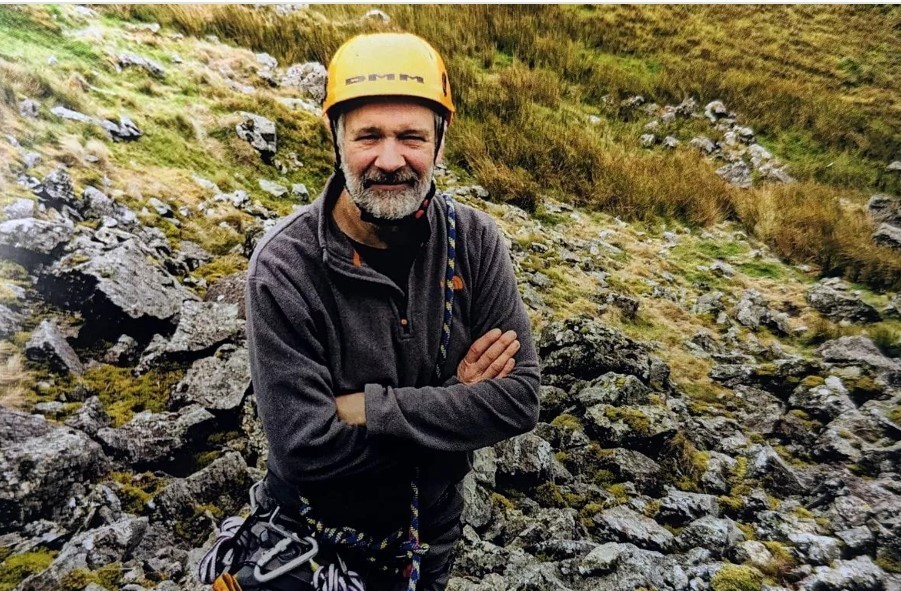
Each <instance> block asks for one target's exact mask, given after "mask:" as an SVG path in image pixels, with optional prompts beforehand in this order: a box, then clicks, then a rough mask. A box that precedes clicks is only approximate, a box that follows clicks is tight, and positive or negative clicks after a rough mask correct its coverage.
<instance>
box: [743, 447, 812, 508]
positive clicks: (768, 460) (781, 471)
mask: <svg viewBox="0 0 901 591" xmlns="http://www.w3.org/2000/svg"><path fill="white" fill-rule="evenodd" d="M747 458H748V476H751V477H753V478H760V479H761V480H762V481H763V482H764V483H765V484H766V486H767V487H768V488H769V489H771V490H773V491H774V492H776V493H778V494H780V495H783V496H788V495H795V494H801V493H803V492H805V491H806V490H808V486H807V484H806V482H805V481H804V480H803V479H802V478H801V476H800V475H799V474H798V473H797V472H796V471H795V470H794V469H793V468H792V467H791V466H789V465H788V463H786V461H785V460H783V459H782V458H781V457H779V454H777V453H776V452H775V450H773V448H771V447H770V446H768V445H753V446H751V448H750V449H748V453H747Z"/></svg>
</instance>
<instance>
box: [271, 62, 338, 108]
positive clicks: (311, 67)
mask: <svg viewBox="0 0 901 591" xmlns="http://www.w3.org/2000/svg"><path fill="white" fill-rule="evenodd" d="M326 77H327V72H326V69H325V67H324V66H323V65H322V64H320V63H319V62H308V63H305V64H294V65H292V66H290V67H289V68H288V69H287V70H286V71H285V75H284V76H282V78H281V84H282V86H288V87H291V88H296V89H298V90H299V91H300V92H301V95H302V96H304V97H306V98H311V99H313V100H314V101H316V102H317V103H319V102H322V99H323V98H325V80H326Z"/></svg>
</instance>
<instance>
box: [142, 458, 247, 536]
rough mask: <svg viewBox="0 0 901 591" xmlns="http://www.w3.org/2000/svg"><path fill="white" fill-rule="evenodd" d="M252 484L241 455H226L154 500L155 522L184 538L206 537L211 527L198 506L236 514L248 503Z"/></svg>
mask: <svg viewBox="0 0 901 591" xmlns="http://www.w3.org/2000/svg"><path fill="white" fill-rule="evenodd" d="M249 485H250V475H249V473H248V471H247V464H246V463H245V462H244V458H242V457H241V454H239V453H237V452H229V453H226V454H225V455H223V456H222V457H220V458H218V459H216V460H214V461H213V462H212V463H211V464H210V465H209V466H207V467H206V468H203V469H202V470H200V471H199V472H195V473H194V474H192V475H190V476H188V477H187V478H181V479H178V480H175V481H174V482H172V483H171V484H169V485H168V486H166V488H164V489H163V490H162V491H160V493H159V494H158V495H157V496H156V497H155V499H154V503H155V505H156V512H155V513H154V515H153V519H154V521H162V523H163V524H164V525H166V526H167V527H169V528H172V529H177V530H178V531H179V533H181V534H182V535H184V534H189V533H190V534H194V535H196V536H198V537H200V536H203V535H205V534H208V533H209V532H210V531H211V528H210V526H211V524H210V523H209V522H208V521H207V520H206V519H205V518H203V517H202V516H198V515H197V513H196V511H195V507H198V506H201V505H209V504H215V505H216V506H217V507H218V508H219V509H221V510H222V512H223V513H224V514H225V515H231V514H235V513H237V512H238V511H239V510H240V509H241V507H242V506H243V505H244V504H245V503H246V499H247V488H248V486H249ZM177 526H178V527H177Z"/></svg>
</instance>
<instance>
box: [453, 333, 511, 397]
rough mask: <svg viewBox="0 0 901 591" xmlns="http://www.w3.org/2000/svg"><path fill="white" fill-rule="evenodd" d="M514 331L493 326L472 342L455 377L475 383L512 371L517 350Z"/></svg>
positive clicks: (500, 376)
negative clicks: (503, 330) (502, 330)
mask: <svg viewBox="0 0 901 591" xmlns="http://www.w3.org/2000/svg"><path fill="white" fill-rule="evenodd" d="M519 347H520V344H519V340H517V338H516V333H515V332H514V331H512V330H508V331H507V332H505V333H501V329H499V328H494V329H492V330H489V331H488V332H486V333H485V334H484V335H482V336H481V337H479V339H478V340H477V341H476V342H474V343H473V344H472V346H471V347H470V348H469V352H468V353H467V354H466V357H464V358H463V361H461V362H460V365H458V366H457V379H459V380H460V381H461V382H463V383H464V384H475V383H477V382H481V381H482V380H490V379H492V378H502V377H505V376H506V375H507V374H509V373H510V372H511V371H513V366H514V365H516V361H515V360H514V359H513V356H514V355H516V352H517V351H519Z"/></svg>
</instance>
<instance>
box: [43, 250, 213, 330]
mask: <svg viewBox="0 0 901 591" xmlns="http://www.w3.org/2000/svg"><path fill="white" fill-rule="evenodd" d="M105 248H106V247H104V246H102V245H99V244H98V243H93V242H92V243H84V242H83V243H81V244H80V245H79V247H77V248H75V250H74V252H72V253H71V254H68V255H66V256H64V257H63V258H61V259H60V260H59V261H57V262H56V263H54V264H53V265H52V266H51V267H50V268H49V269H47V270H45V273H44V274H43V275H42V276H41V278H40V281H39V283H38V286H39V287H40V289H41V291H42V292H44V294H45V295H46V297H48V298H50V299H51V301H54V302H55V303H58V304H59V305H63V306H65V307H67V308H69V309H74V310H80V311H81V312H82V313H83V314H84V316H85V317H86V320H87V324H88V327H89V329H90V330H91V332H92V333H93V334H96V335H97V336H98V338H99V337H101V336H107V335H109V336H111V335H113V334H116V335H120V334H122V332H123V329H125V330H127V331H128V332H129V334H133V335H135V336H137V335H139V334H147V333H151V334H152V332H151V331H153V332H155V329H158V328H159V323H160V321H163V322H170V321H171V320H172V319H173V318H175V317H176V315H177V314H178V313H179V312H180V311H181V309H182V303H183V302H184V301H185V300H199V299H200V298H198V297H197V296H196V295H194V294H193V293H191V292H190V291H188V290H187V289H186V288H184V287H183V286H182V285H181V284H180V283H179V282H178V281H177V280H176V279H175V277H173V276H172V275H170V274H169V273H168V272H167V271H166V270H165V269H164V268H163V267H162V266H160V265H159V264H157V263H155V262H151V261H149V260H148V258H149V257H148V253H147V252H146V251H145V249H144V248H142V246H141V245H140V244H139V241H138V239H137V238H135V237H132V238H129V239H127V240H126V241H125V242H121V243H118V244H115V245H113V246H112V247H110V248H109V249H105ZM123 325H124V326H123ZM131 329H133V330H131Z"/></svg>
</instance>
